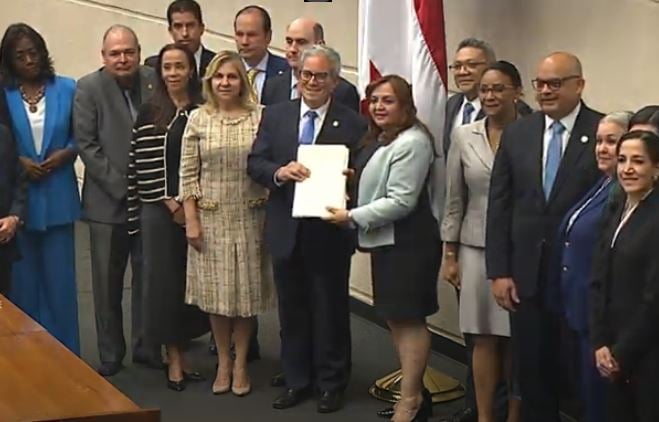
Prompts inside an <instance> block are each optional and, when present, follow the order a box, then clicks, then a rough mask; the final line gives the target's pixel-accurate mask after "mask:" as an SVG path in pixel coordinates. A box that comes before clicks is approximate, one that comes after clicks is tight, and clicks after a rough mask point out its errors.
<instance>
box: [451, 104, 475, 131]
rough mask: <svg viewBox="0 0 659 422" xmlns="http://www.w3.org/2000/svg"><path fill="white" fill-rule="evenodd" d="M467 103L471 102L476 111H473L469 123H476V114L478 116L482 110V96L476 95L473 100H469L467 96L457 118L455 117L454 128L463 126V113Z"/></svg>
mask: <svg viewBox="0 0 659 422" xmlns="http://www.w3.org/2000/svg"><path fill="white" fill-rule="evenodd" d="M467 103H471V105H472V106H473V107H474V111H473V112H472V113H471V117H470V118H469V123H474V122H475V121H476V116H478V113H480V112H481V100H480V98H478V97H476V98H474V99H473V100H472V101H469V100H468V99H467V97H464V99H463V100H462V105H461V106H460V109H459V110H458V114H456V115H455V119H453V129H455V128H456V127H458V126H462V113H463V112H464V109H465V104H467Z"/></svg>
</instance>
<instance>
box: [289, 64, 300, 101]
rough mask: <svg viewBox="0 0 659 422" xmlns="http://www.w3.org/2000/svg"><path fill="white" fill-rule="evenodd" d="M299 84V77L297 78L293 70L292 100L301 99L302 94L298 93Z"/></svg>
mask: <svg viewBox="0 0 659 422" xmlns="http://www.w3.org/2000/svg"><path fill="white" fill-rule="evenodd" d="M297 84H298V80H297V77H296V76H295V72H294V71H293V69H291V100H296V99H298V98H299V97H300V94H299V92H298V91H297Z"/></svg>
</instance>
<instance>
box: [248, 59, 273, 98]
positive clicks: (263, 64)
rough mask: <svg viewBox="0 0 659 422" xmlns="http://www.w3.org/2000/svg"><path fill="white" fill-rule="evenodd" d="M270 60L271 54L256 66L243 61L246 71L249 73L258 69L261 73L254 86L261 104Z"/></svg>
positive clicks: (258, 74)
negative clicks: (253, 69)
mask: <svg viewBox="0 0 659 422" xmlns="http://www.w3.org/2000/svg"><path fill="white" fill-rule="evenodd" d="M269 58H270V53H268V52H266V53H265V56H263V58H262V59H261V61H260V62H259V63H258V64H257V65H256V66H250V65H248V64H247V63H246V62H245V61H244V60H243V64H244V65H245V69H246V70H247V71H249V70H250V69H252V68H256V69H258V70H259V73H257V74H256V77H255V78H254V84H255V85H256V95H257V96H258V100H259V102H260V101H261V94H262V93H263V85H265V76H266V75H265V74H266V72H267V70H268V59H269Z"/></svg>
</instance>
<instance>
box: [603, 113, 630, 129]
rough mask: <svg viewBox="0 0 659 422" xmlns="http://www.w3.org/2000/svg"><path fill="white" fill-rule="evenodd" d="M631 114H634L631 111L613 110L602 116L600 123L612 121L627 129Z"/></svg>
mask: <svg viewBox="0 0 659 422" xmlns="http://www.w3.org/2000/svg"><path fill="white" fill-rule="evenodd" d="M633 115H634V114H633V113H632V112H631V111H614V112H612V113H609V114H607V115H606V116H604V117H602V120H600V123H602V122H608V123H613V124H616V125H618V126H620V127H621V128H623V129H624V130H625V131H626V130H627V129H629V121H630V120H631V118H632V116H633Z"/></svg>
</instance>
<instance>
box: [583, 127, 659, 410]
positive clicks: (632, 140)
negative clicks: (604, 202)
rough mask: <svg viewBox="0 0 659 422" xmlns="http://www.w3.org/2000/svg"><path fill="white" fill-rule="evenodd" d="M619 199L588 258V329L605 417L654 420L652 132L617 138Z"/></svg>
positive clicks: (656, 221) (658, 235)
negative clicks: (604, 388)
mask: <svg viewBox="0 0 659 422" xmlns="http://www.w3.org/2000/svg"><path fill="white" fill-rule="evenodd" d="M617 175H618V179H619V181H620V185H621V187H622V189H623V190H624V194H625V195H624V198H623V199H622V200H615V201H613V202H612V204H611V205H610V207H609V209H608V215H606V217H605V218H606V220H605V224H604V227H603V232H602V242H601V243H600V247H599V248H598V252H597V253H596V255H595V258H594V263H593V272H594V274H593V279H592V281H591V286H590V288H591V292H590V294H591V296H590V314H591V316H590V335H591V344H592V345H593V348H594V350H595V352H594V353H595V362H596V366H597V369H598V370H599V372H600V374H601V375H602V376H603V377H606V378H608V380H609V384H608V400H607V404H608V409H607V413H608V420H610V421H626V422H635V421H638V422H651V421H653V422H654V421H659V400H657V389H658V388H659V259H658V257H657V251H658V250H659V189H655V187H656V186H657V180H658V179H659V136H657V135H656V134H654V133H652V132H644V131H633V132H629V133H627V134H626V135H624V136H623V137H622V138H621V139H620V142H619V144H618V166H617Z"/></svg>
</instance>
